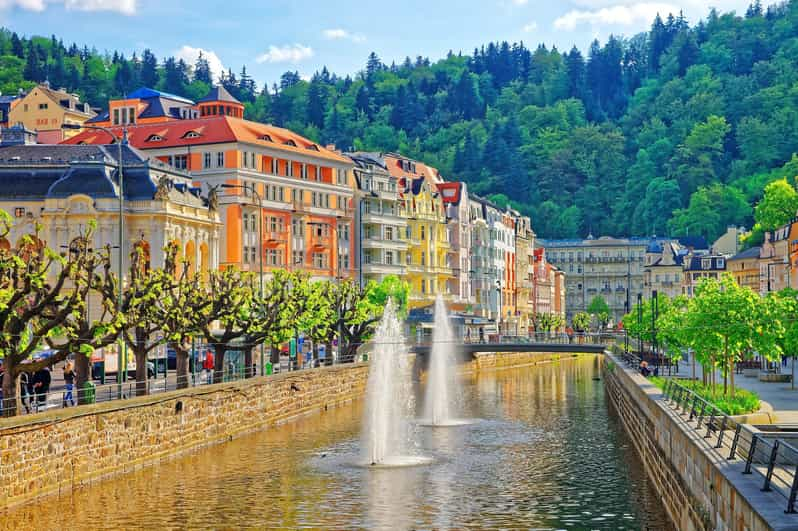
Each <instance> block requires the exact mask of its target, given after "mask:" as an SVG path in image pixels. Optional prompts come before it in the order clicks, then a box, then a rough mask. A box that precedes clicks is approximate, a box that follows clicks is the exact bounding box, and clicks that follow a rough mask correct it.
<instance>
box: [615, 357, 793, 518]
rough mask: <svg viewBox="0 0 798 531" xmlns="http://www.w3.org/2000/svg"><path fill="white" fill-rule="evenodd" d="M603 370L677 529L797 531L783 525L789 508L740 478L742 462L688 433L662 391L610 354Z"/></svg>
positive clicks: (747, 479) (749, 480) (633, 439)
mask: <svg viewBox="0 0 798 531" xmlns="http://www.w3.org/2000/svg"><path fill="white" fill-rule="evenodd" d="M603 369H604V370H603V372H604V381H605V387H606V390H607V394H608V397H609V399H610V403H611V404H612V406H613V409H614V410H615V412H616V413H617V414H618V416H619V418H620V421H621V424H622V425H623V427H624V429H625V430H626V433H627V434H628V435H629V438H630V439H631V441H632V444H633V446H634V447H635V449H636V451H637V453H638V455H639V456H640V458H641V461H642V463H643V466H644V468H645V470H646V473H647V474H648V477H649V479H650V480H651V482H652V484H653V486H654V488H655V489H656V491H657V493H658V494H659V495H660V497H661V502H662V504H663V507H664V508H665V511H666V512H667V514H668V516H669V517H670V518H671V520H672V521H673V523H674V524H675V526H676V528H677V529H680V530H698V529H718V530H740V531H743V530H746V531H760V530H766V529H795V527H790V526H789V522H785V515H784V514H783V511H784V507H785V504H780V503H777V502H776V500H772V499H770V498H771V497H770V496H769V495H771V494H772V493H762V492H760V491H759V487H761V483H759V482H756V481H754V480H751V479H750V476H744V475H742V474H741V472H742V463H739V462H730V461H727V460H726V458H725V457H726V455H725V454H727V453H728V451H725V452H723V453H721V452H720V451H718V450H715V449H714V448H713V445H712V444H711V443H710V442H708V441H707V440H706V439H704V438H703V436H702V435H703V433H702V434H697V433H695V430H692V429H688V428H687V427H686V426H685V423H684V420H681V419H680V418H679V417H678V415H676V414H675V413H674V412H672V411H671V410H670V409H669V408H668V407H667V406H666V405H665V404H663V403H662V401H661V398H662V393H661V392H660V390H659V389H658V388H656V387H655V386H654V385H653V384H651V383H650V382H648V380H646V379H645V378H644V377H643V376H641V375H640V374H638V373H637V372H636V371H631V370H629V369H626V368H625V367H624V366H623V365H622V364H621V363H619V362H618V360H617V359H616V358H614V357H612V356H610V355H607V356H605V358H604V361H603ZM712 442H715V438H713V439H712ZM785 523H786V524H787V527H784V524H785Z"/></svg>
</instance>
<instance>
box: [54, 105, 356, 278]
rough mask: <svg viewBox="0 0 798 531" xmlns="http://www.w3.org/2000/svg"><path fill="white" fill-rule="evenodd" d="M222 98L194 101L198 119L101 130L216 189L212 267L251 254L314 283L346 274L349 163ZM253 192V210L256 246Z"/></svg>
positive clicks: (85, 139) (350, 244)
mask: <svg viewBox="0 0 798 531" xmlns="http://www.w3.org/2000/svg"><path fill="white" fill-rule="evenodd" d="M228 96H229V94H227V95H226V91H224V92H222V91H219V90H214V91H212V92H211V97H210V98H206V99H204V100H203V101H201V102H200V104H199V109H200V111H199V114H201V115H204V116H199V117H196V118H179V119H178V118H174V119H171V120H166V121H161V122H155V123H142V122H141V121H139V122H138V123H136V124H130V125H127V126H122V125H118V126H114V125H111V126H110V129H111V130H112V131H113V133H114V134H115V135H121V134H122V131H123V129H124V130H126V132H127V138H128V141H129V142H130V144H131V145H133V146H134V147H136V148H137V149H140V150H142V151H144V152H145V153H147V154H149V155H150V156H152V157H155V158H157V159H159V160H161V161H163V162H165V163H167V164H169V165H171V166H172V167H174V168H176V169H179V170H184V171H186V172H188V173H189V174H190V175H191V176H192V178H193V179H194V181H195V182H196V183H197V184H198V185H201V186H202V188H203V189H204V190H205V191H206V192H207V191H208V190H210V189H211V188H212V187H218V186H222V185H224V186H226V188H225V190H224V192H225V193H224V197H223V198H222V203H223V205H222V208H221V216H222V222H223V225H224V229H223V231H222V241H221V248H220V263H221V265H222V266H225V265H235V266H237V267H239V268H241V269H243V270H247V271H253V272H257V271H258V270H259V259H260V257H259V256H258V253H263V263H264V269H265V270H266V271H267V272H268V271H269V270H272V269H278V268H282V269H289V270H304V271H307V272H309V273H310V274H311V275H312V276H313V277H314V278H319V279H334V278H338V277H350V276H352V273H353V264H354V262H353V260H352V257H353V256H354V253H355V244H354V238H353V234H354V231H353V216H352V198H353V183H352V179H353V177H352V169H353V163H352V161H351V160H350V159H349V158H347V157H344V156H343V155H341V154H339V153H337V152H335V151H332V150H329V149H327V148H325V147H324V146H320V145H318V144H316V143H314V142H312V141H311V140H308V139H307V138H304V137H302V136H301V135H298V134H296V133H294V132H292V131H289V130H288V129H283V128H280V127H275V126H272V125H266V124H261V123H256V122H251V121H248V120H245V119H244V118H243V106H242V107H241V109H242V113H238V110H237V109H239V107H238V106H236V102H235V101H230V98H232V97H228ZM113 105H114V102H111V108H113ZM238 105H239V106H240V103H238ZM214 109H215V110H216V114H214V113H213V110H214ZM219 109H223V111H222V113H221V114H220V112H219ZM228 109H230V112H228ZM110 141H111V138H110V136H109V135H108V134H107V133H106V132H104V131H98V130H86V131H83V132H81V133H80V134H78V135H76V136H75V137H73V138H70V139H69V140H67V141H66V142H67V143H70V144H106V143H109V142H110ZM253 191H254V192H253ZM258 196H260V198H261V200H262V205H263V209H262V215H263V227H262V234H263V239H262V241H260V242H259V241H258V234H259V231H258V222H259V218H260V215H259V211H258V210H259V209H258V200H257V198H258Z"/></svg>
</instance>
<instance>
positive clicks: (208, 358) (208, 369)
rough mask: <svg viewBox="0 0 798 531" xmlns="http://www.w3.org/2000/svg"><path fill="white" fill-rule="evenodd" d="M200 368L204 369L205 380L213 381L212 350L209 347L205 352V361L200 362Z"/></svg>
mask: <svg viewBox="0 0 798 531" xmlns="http://www.w3.org/2000/svg"><path fill="white" fill-rule="evenodd" d="M202 368H203V369H204V370H205V379H206V382H207V383H211V382H213V352H211V349H208V350H207V352H205V361H203V362H202Z"/></svg>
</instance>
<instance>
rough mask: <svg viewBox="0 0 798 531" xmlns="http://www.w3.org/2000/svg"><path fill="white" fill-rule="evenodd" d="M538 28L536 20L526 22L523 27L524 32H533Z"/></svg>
mask: <svg viewBox="0 0 798 531" xmlns="http://www.w3.org/2000/svg"><path fill="white" fill-rule="evenodd" d="M536 29H538V23H537V22H535V21H534V20H533V21H532V22H530V23H529V24H525V25H524V27H523V30H524V33H532V32H533V31H535V30H536Z"/></svg>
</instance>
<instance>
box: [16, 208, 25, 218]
mask: <svg viewBox="0 0 798 531" xmlns="http://www.w3.org/2000/svg"><path fill="white" fill-rule="evenodd" d="M14 217H15V218H22V217H25V207H16V208H15V209H14Z"/></svg>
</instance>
